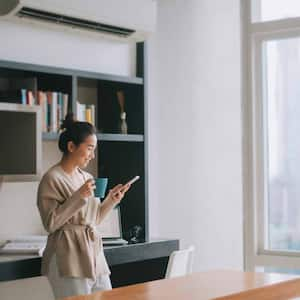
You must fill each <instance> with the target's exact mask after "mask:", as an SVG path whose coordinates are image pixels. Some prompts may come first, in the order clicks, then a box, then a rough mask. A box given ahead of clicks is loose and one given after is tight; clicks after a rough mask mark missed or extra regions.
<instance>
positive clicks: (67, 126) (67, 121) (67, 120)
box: [60, 113, 76, 130]
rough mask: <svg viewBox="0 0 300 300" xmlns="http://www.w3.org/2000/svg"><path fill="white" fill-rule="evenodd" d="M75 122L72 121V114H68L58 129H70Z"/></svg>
mask: <svg viewBox="0 0 300 300" xmlns="http://www.w3.org/2000/svg"><path fill="white" fill-rule="evenodd" d="M75 122H76V120H75V119H74V114H73V113H68V114H67V115H66V118H65V119H64V120H63V122H62V124H61V126H60V128H61V129H67V130H68V129H70V128H71V127H72V125H73V124H74V123H75Z"/></svg>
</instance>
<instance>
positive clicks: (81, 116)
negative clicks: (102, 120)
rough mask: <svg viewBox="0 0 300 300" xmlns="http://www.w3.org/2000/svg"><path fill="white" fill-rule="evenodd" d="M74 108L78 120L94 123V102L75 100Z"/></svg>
mask: <svg viewBox="0 0 300 300" xmlns="http://www.w3.org/2000/svg"><path fill="white" fill-rule="evenodd" d="M76 110H77V117H76V119H77V120H78V121H82V122H89V123H91V124H93V125H94V126H95V125H96V122H95V105H94V104H82V103H79V102H76Z"/></svg>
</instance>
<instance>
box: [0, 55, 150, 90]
mask: <svg viewBox="0 0 300 300" xmlns="http://www.w3.org/2000/svg"><path fill="white" fill-rule="evenodd" d="M0 67H1V68H8V69H15V70H22V71H28V72H31V73H32V72H39V73H47V74H54V75H57V74H59V75H69V76H75V77H83V78H93V79H99V80H105V81H113V82H124V83H132V84H138V85H143V83H144V80H143V78H141V77H134V76H123V75H114V74H105V73H97V72H91V71H80V70H76V69H66V68H59V67H51V66H41V65H37V64H28V63H18V62H13V61H7V60H0Z"/></svg>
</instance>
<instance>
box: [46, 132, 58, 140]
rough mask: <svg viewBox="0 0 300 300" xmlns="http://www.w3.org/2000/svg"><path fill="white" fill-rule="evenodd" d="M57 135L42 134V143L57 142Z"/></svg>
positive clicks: (53, 133)
mask: <svg viewBox="0 0 300 300" xmlns="http://www.w3.org/2000/svg"><path fill="white" fill-rule="evenodd" d="M58 137H59V133H56V132H43V140H44V141H55V140H58Z"/></svg>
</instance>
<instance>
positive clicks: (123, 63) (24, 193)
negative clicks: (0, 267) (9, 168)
mask: <svg viewBox="0 0 300 300" xmlns="http://www.w3.org/2000/svg"><path fill="white" fill-rule="evenodd" d="M0 40H1V41H2V42H1V47H0V59H1V60H11V61H18V62H27V63H34V64H41V65H49V66H56V67H64V68H72V69H79V70H89V71H96V72H101V73H111V74H119V75H130V76H131V75H135V45H133V44H125V43H119V42H113V41H108V40H104V39H101V38H97V36H96V35H88V36H87V35H83V34H78V33H76V34H75V33H72V32H71V31H64V30H61V31H58V30H55V31H54V30H53V29H50V28H47V27H45V26H37V25H33V24H30V23H23V24H22V25H20V24H17V23H12V22H7V21H5V22H4V21H0ZM80 93H81V90H80ZM80 95H81V94H80ZM81 100H83V99H81ZM60 157H61V154H60V152H59V151H58V149H57V142H44V143H43V170H44V171H45V170H47V169H48V168H49V167H50V166H51V165H53V164H54V163H56V162H57V161H58V160H59V159H60ZM37 186H38V183H37V182H29V183H4V184H3V185H2V187H1V186H0V240H1V239H5V238H6V237H11V236H12V235H13V236H14V235H18V234H20V235H22V234H39V233H42V232H43V228H42V225H41V221H40V217H39V215H38V211H37V207H36V191H37Z"/></svg>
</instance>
